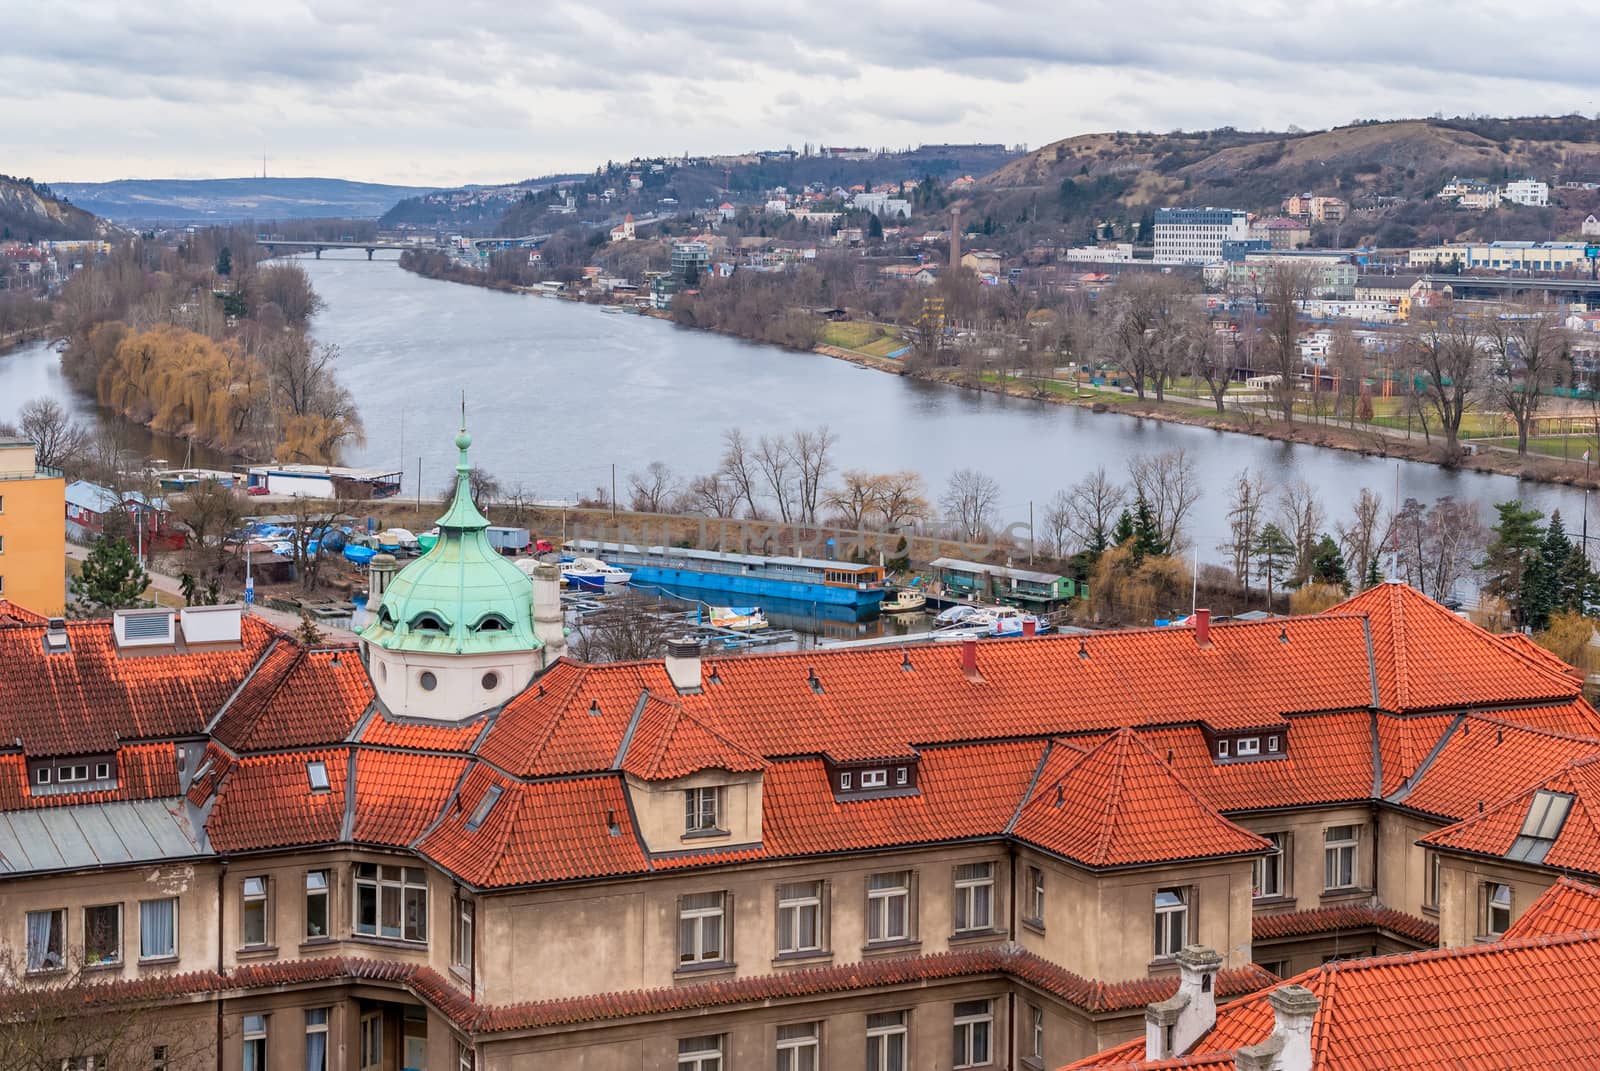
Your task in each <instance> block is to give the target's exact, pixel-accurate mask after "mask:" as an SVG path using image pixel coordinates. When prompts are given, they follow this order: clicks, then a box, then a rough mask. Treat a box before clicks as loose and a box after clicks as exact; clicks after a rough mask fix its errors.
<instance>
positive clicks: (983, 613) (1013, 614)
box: [962, 606, 1050, 636]
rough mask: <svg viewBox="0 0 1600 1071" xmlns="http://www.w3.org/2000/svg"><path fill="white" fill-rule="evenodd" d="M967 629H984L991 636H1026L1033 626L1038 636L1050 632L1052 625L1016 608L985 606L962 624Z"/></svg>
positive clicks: (1033, 631)
mask: <svg viewBox="0 0 1600 1071" xmlns="http://www.w3.org/2000/svg"><path fill="white" fill-rule="evenodd" d="M962 624H963V626H965V627H967V628H982V629H984V630H986V632H987V633H988V635H990V636H1026V635H1028V633H1029V631H1030V629H1029V626H1030V625H1031V626H1032V629H1031V631H1032V633H1033V634H1034V635H1038V634H1040V633H1043V632H1049V631H1050V623H1049V622H1048V621H1042V620H1040V619H1039V618H1037V617H1035V616H1034V615H1033V614H1025V613H1023V612H1022V611H1021V610H1019V609H1017V608H1016V607H1015V606H984V607H980V608H979V609H978V612H977V613H975V614H973V615H972V616H971V617H969V618H967V619H966V620H965V621H963V622H962Z"/></svg>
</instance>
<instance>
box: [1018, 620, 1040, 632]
mask: <svg viewBox="0 0 1600 1071" xmlns="http://www.w3.org/2000/svg"><path fill="white" fill-rule="evenodd" d="M1038 631H1039V622H1038V620H1036V619H1035V618H1032V617H1024V618H1023V619H1022V635H1023V636H1025V637H1032V636H1034V635H1036V634H1037V633H1038Z"/></svg>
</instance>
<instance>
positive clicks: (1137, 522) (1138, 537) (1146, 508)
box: [1133, 497, 1172, 559]
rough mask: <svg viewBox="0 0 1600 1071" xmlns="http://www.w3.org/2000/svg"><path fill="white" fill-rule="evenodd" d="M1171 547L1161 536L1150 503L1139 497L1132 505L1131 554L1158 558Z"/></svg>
mask: <svg viewBox="0 0 1600 1071" xmlns="http://www.w3.org/2000/svg"><path fill="white" fill-rule="evenodd" d="M1171 549H1172V548H1171V547H1169V546H1167V541H1166V540H1165V539H1163V538H1161V527H1160V525H1158V524H1157V523H1156V518H1155V514H1154V513H1152V512H1151V510H1150V504H1149V503H1148V502H1146V501H1145V500H1144V498H1143V497H1141V498H1140V499H1139V500H1138V501H1137V502H1135V503H1134V507H1133V556H1134V558H1136V559H1137V558H1147V557H1148V558H1158V557H1160V556H1161V555H1163V554H1165V553H1167V551H1169V550H1171Z"/></svg>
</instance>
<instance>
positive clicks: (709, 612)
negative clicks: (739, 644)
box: [706, 604, 767, 632]
mask: <svg viewBox="0 0 1600 1071" xmlns="http://www.w3.org/2000/svg"><path fill="white" fill-rule="evenodd" d="M706 617H707V620H708V621H709V622H710V623H711V624H712V625H714V626H715V627H717V628H731V629H734V630H735V631H738V632H754V631H755V630H757V629H763V628H766V627H767V619H766V617H765V616H764V615H763V614H762V613H761V607H759V606H712V605H710V604H707V606H706Z"/></svg>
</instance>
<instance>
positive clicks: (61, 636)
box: [44, 617, 72, 654]
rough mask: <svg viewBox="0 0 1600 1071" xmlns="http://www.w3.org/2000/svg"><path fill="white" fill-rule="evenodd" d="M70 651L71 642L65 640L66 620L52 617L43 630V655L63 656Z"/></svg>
mask: <svg viewBox="0 0 1600 1071" xmlns="http://www.w3.org/2000/svg"><path fill="white" fill-rule="evenodd" d="M71 650H72V641H70V640H69V639H67V619H66V618H64V617H52V618H51V619H50V621H49V623H48V624H47V625H45V628H44V653H45V654H65V653H66V652H68V651H71Z"/></svg>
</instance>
